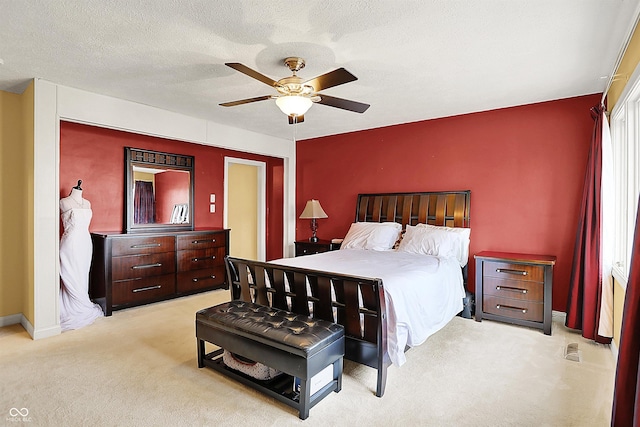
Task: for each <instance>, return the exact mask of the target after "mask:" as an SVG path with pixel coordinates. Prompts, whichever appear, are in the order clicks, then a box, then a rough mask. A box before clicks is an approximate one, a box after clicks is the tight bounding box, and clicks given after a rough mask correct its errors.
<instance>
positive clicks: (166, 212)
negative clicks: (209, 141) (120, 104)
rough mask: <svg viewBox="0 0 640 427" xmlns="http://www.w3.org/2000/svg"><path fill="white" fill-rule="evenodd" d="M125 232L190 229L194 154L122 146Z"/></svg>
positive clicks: (191, 222) (191, 226)
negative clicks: (186, 154) (124, 173)
mask: <svg viewBox="0 0 640 427" xmlns="http://www.w3.org/2000/svg"><path fill="white" fill-rule="evenodd" d="M125 158H126V160H127V162H126V163H127V165H126V179H125V183H126V188H127V197H126V201H125V202H126V203H125V209H126V212H125V218H126V230H127V232H129V231H132V230H135V231H158V230H181V229H188V230H193V214H192V212H193V157H192V156H183V155H177V154H168V153H160V152H155V151H148V150H140V149H135V148H129V147H126V148H125Z"/></svg>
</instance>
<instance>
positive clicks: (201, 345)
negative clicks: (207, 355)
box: [198, 339, 204, 368]
mask: <svg viewBox="0 0 640 427" xmlns="http://www.w3.org/2000/svg"><path fill="white" fill-rule="evenodd" d="M198 368H204V341H203V340H201V339H199V340H198Z"/></svg>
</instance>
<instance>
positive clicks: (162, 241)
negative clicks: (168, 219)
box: [111, 236, 176, 257]
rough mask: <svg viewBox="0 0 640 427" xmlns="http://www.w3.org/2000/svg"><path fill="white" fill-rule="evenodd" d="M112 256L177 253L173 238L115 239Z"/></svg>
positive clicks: (136, 237) (138, 237) (137, 237)
mask: <svg viewBox="0 0 640 427" xmlns="http://www.w3.org/2000/svg"><path fill="white" fill-rule="evenodd" d="M111 245H112V246H111V256H114V257H115V256H122V255H138V254H149V253H160V252H171V251H175V247H176V244H175V239H174V238H173V236H156V237H153V236H142V237H140V236H135V237H123V238H118V239H113V242H112V243H111Z"/></svg>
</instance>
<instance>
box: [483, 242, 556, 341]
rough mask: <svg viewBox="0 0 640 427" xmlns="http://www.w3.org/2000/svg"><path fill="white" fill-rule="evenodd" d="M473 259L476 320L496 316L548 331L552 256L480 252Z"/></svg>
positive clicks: (494, 318)
mask: <svg viewBox="0 0 640 427" xmlns="http://www.w3.org/2000/svg"><path fill="white" fill-rule="evenodd" d="M475 260H476V321H478V322H480V321H482V319H483V318H484V319H490V320H499V321H502V322H508V323H513V324H517V325H522V326H529V327H533V328H539V329H542V330H543V331H544V333H545V334H546V335H551V290H552V286H553V266H554V265H555V263H556V257H555V256H549V255H527V254H515V253H507V252H488V251H485V252H480V253H478V254H476V255H475Z"/></svg>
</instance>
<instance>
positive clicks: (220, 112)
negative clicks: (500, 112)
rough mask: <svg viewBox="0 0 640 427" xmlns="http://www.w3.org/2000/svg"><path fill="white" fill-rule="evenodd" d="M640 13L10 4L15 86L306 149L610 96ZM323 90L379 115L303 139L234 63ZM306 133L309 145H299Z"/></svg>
mask: <svg viewBox="0 0 640 427" xmlns="http://www.w3.org/2000/svg"><path fill="white" fill-rule="evenodd" d="M638 4H639V1H638V0H633V1H632V0H562V1H560V0H527V1H525V0H466V1H463V0H459V1H456V0H418V1H403V0H367V1H360V0H357V1H349V0H340V1H334V0H323V1H315V0H312V1H301V0H300V1H291V0H269V1H262V0H254V1H251V0H216V1H209V0H184V1H176V0H154V1H146V2H145V1H142V0H135V1H133V0H109V1H104V0H55V1H50V0H30V1H19V0H0V89H1V90H5V91H10V92H18V93H19V92H21V91H22V90H24V88H25V87H26V84H28V81H29V79H32V78H34V77H39V78H43V79H45V80H48V81H51V82H54V83H59V84H62V85H65V86H70V87H74V88H79V89H84V90H87V91H90V92H95V93H99V94H104V95H110V96H114V97H118V98H123V99H127V100H131V101H135V102H138V103H142V104H146V105H152V106H156V107H160V108H163V109H166V110H170V111H175V112H179V113H183V114H186V115H189V116H193V117H198V118H204V119H207V120H211V121H213V122H217V123H222V124H226V125H230V126H234V127H239V128H243V129H247V130H251V131H255V132H258V133H263V134H267V135H272V136H277V137H282V138H287V139H290V138H292V137H293V136H295V137H296V138H297V139H304V138H310V137H317V136H323V135H331V134H336V133H343V132H350V131H356V130H362V129H370V128H376V127H381V126H387V125H393V124H399V123H407V122H413V121H418V120H425V119H431V118H436V117H444V116H451V115H457V114H464V113H469V112H475V111H483V110H490V109H495V108H501V107H508V106H514V105H522V104H528V103H533V102H540V101H547V100H553V99H559V98H567V97H572V96H578V95H585V94H590V93H596V92H602V91H603V90H604V89H605V86H606V84H607V77H606V76H608V75H609V74H610V73H611V72H612V69H613V66H614V65H615V63H616V59H617V57H618V55H619V52H620V48H621V46H622V45H623V44H624V42H625V40H626V37H627V36H628V32H629V30H630V29H631V28H632V23H633V22H635V18H636V16H637V13H638ZM288 56H300V57H303V58H304V59H305V60H306V62H307V66H306V67H305V68H304V69H303V70H301V71H300V72H299V75H300V76H301V77H302V78H303V79H305V80H306V79H310V78H312V77H315V76H317V75H320V74H324V73H326V72H329V71H331V70H333V69H336V68H339V67H345V68H346V69H347V70H349V71H350V72H351V73H353V74H354V75H356V76H357V77H358V80H357V81H355V82H351V83H347V84H344V85H340V86H336V87H333V88H330V89H327V90H325V91H324V93H326V94H327V95H332V96H336V97H340V98H346V99H352V100H355V101H359V102H364V103H368V104H371V107H370V108H369V110H368V111H366V112H365V113H364V114H358V113H353V112H349V111H344V110H340V109H336V108H332V107H327V106H324V105H314V106H312V108H311V109H310V110H309V112H308V113H307V114H306V115H305V122H304V123H301V124H298V125H295V126H291V125H288V124H287V118H286V116H285V115H284V114H282V113H281V112H280V111H279V110H278V108H277V107H276V105H275V102H274V101H273V100H267V101H262V102H256V103H252V104H245V105H241V106H236V107H230V108H225V107H220V106H219V105H218V104H219V103H221V102H226V101H234V100H237V99H243V98H251V97H256V96H261V95H271V94H275V93H276V92H275V89H273V88H270V87H269V86H267V85H265V84H264V83H261V82H259V81H257V80H254V79H252V78H250V77H248V76H246V75H244V74H241V73H239V72H237V71H234V70H232V69H231V68H228V67H226V66H225V65H224V63H225V62H240V63H242V64H244V65H247V66H248V67H251V68H253V69H255V70H257V71H259V72H260V73H262V74H265V75H266V76H268V77H270V78H273V79H274V80H278V79H279V78H281V77H286V76H288V75H290V72H289V70H288V69H287V68H286V67H285V66H284V65H283V63H282V61H283V59H284V58H285V57H288ZM294 134H295V135H294Z"/></svg>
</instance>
